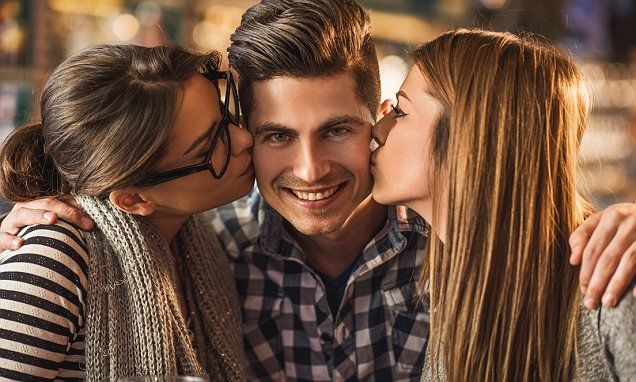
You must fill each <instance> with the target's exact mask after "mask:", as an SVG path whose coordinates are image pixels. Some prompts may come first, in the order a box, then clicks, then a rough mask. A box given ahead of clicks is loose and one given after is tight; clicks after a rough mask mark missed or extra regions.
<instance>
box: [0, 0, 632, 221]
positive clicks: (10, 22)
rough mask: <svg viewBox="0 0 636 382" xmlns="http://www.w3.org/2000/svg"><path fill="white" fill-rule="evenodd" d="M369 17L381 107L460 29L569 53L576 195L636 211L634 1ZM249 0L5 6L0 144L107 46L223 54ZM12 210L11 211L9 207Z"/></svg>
mask: <svg viewBox="0 0 636 382" xmlns="http://www.w3.org/2000/svg"><path fill="white" fill-rule="evenodd" d="M360 2H361V3H362V4H363V5H364V6H365V7H366V8H367V9H368V10H369V11H370V14H371V23H372V33H373V35H374V37H375V39H376V46H377V49H378V54H379V58H380V69H381V76H382V91H383V99H384V98H394V94H395V92H396V91H397V90H398V89H399V86H400V84H401V82H402V80H403V79H404V77H405V76H406V72H407V69H408V63H407V62H406V61H405V57H406V52H407V51H408V50H409V49H410V48H413V47H415V46H416V45H417V43H418V42H422V41H426V40H428V39H430V38H433V37H435V36H436V35H437V34H439V33H441V32H444V31H446V30H448V29H451V28H455V27H461V26H466V27H485V28H488V29H494V30H500V31H504V30H505V31H511V32H516V33H520V32H521V33H526V34H539V35H542V36H545V37H546V38H547V39H549V40H551V41H553V42H555V43H556V44H557V45H558V46H560V47H562V49H564V50H566V51H568V52H570V53H571V54H572V55H573V56H574V57H575V58H576V60H577V61H578V63H579V64H580V65H581V67H582V68H583V71H584V73H585V75H586V77H587V79H588V81H589V83H590V86H591V88H592V89H593V91H594V97H595V108H594V112H593V115H592V116H591V118H590V120H589V126H588V129H587V134H586V137H585V140H584V144H583V147H582V150H581V157H580V164H581V166H580V167H581V174H582V176H581V179H582V181H581V188H582V190H583V192H584V193H585V194H586V195H588V196H590V197H591V198H592V199H593V200H594V201H595V202H596V203H597V205H599V206H601V207H602V206H606V205H608V204H611V203H615V202H617V201H634V200H636V0H361V1H360ZM255 3H256V1H253V0H153V1H137V0H90V1H89V0H86V1H83V0H0V140H3V139H4V137H5V136H6V135H7V134H8V133H10V132H11V130H12V129H14V128H15V127H16V126H19V125H20V124H22V123H25V122H28V121H30V120H32V119H37V118H38V116H37V114H36V111H35V109H34V105H36V104H37V97H38V95H39V93H40V91H41V88H42V86H43V84H44V82H45V81H46V79H47V76H48V75H49V73H51V71H52V70H53V69H54V68H55V66H56V65H58V64H59V63H60V62H61V61H63V60H64V59H65V58H66V57H67V56H69V55H70V54H72V53H73V52H76V51H78V50H80V49H82V48H85V47H87V46H90V45H93V44H97V43H104V42H127V43H135V44H140V45H146V46H153V45H158V44H163V43H166V42H170V43H176V44H182V45H185V46H188V47H190V48H194V49H197V50H203V51H205V50H210V49H216V50H219V51H221V52H223V53H225V52H226V49H227V46H228V45H229V37H230V35H231V34H232V32H233V30H234V28H235V27H236V26H237V25H238V24H239V23H240V20H241V15H242V14H243V12H244V11H245V10H246V9H247V8H248V7H249V6H251V5H253V4H255ZM4 208H6V205H5V206H4Z"/></svg>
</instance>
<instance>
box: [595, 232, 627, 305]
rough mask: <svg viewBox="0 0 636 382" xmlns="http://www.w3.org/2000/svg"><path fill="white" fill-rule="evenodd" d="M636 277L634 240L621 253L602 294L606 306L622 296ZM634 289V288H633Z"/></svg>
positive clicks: (613, 303) (614, 303)
mask: <svg viewBox="0 0 636 382" xmlns="http://www.w3.org/2000/svg"><path fill="white" fill-rule="evenodd" d="M634 277H636V241H635V242H634V243H632V245H631V246H630V247H629V249H628V250H627V251H626V252H625V253H624V254H623V256H622V258H621V259H620V263H619V264H618V268H617V269H616V273H615V274H614V276H612V279H611V280H610V282H609V285H608V286H607V290H606V291H605V293H604V294H603V298H602V300H601V301H602V303H603V306H605V307H607V308H613V307H615V306H616V304H617V303H618V301H620V299H621V298H622V297H623V294H624V293H625V292H626V291H627V289H628V288H629V286H630V285H632V283H633V280H634ZM635 290H636V289H635Z"/></svg>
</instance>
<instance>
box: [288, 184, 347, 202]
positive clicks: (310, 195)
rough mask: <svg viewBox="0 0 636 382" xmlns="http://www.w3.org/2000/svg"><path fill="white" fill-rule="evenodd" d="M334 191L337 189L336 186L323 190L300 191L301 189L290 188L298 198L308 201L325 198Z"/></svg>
mask: <svg viewBox="0 0 636 382" xmlns="http://www.w3.org/2000/svg"><path fill="white" fill-rule="evenodd" d="M336 191H338V187H337V186H336V187H334V188H331V189H329V190H327V191H323V192H302V191H296V190H291V192H292V193H293V194H294V195H296V197H297V198H298V199H302V200H309V201H316V200H323V199H327V198H329V197H330V196H332V195H333V194H334V193H335V192H336Z"/></svg>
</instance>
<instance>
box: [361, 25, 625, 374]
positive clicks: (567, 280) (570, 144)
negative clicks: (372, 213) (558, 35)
mask: <svg viewBox="0 0 636 382" xmlns="http://www.w3.org/2000/svg"><path fill="white" fill-rule="evenodd" d="M413 59H414V61H415V65H414V66H413V68H412V69H411V71H410V73H409V75H408V76H407V78H406V80H405V81H404V83H403V84H402V87H401V89H400V91H399V92H398V94H397V99H398V105H396V106H395V107H394V109H393V111H391V112H390V113H388V114H387V115H386V116H385V117H384V118H383V119H382V120H381V121H380V122H378V124H377V125H376V126H375V127H374V128H373V136H374V138H375V140H376V141H377V142H378V145H379V147H378V149H377V150H376V151H375V152H374V153H373V156H372V166H371V171H372V173H373V175H374V178H375V183H374V187H373V197H374V198H375V199H376V200H377V201H378V202H380V203H387V204H388V203H394V204H404V205H406V206H408V207H410V208H412V209H413V210H415V211H417V212H418V213H419V214H420V215H422V216H423V217H425V218H426V220H427V221H428V222H430V224H431V227H432V231H433V232H434V233H435V234H434V235H431V244H430V251H429V254H428V255H427V257H426V259H425V263H424V264H425V266H424V272H423V274H422V281H423V283H422V289H423V290H425V289H428V290H429V291H430V311H431V340H430V342H429V345H428V348H427V351H426V357H427V362H426V367H425V370H424V373H423V379H422V380H423V381H614V380H621V381H634V380H636V357H635V354H636V298H634V296H632V295H631V294H628V295H627V296H624V297H623V298H622V299H619V301H618V304H617V306H616V307H614V308H612V309H605V308H599V309H596V310H592V311H589V310H587V309H585V308H584V307H583V302H582V294H581V292H580V291H579V288H578V272H579V271H578V270H577V269H576V268H574V267H572V266H570V264H569V262H568V259H569V255H570V254H569V245H568V235H569V233H570V232H572V231H573V230H574V229H575V228H576V227H577V226H578V225H579V224H580V223H581V222H582V221H583V219H584V218H585V217H586V216H588V215H589V214H590V208H589V206H588V205H587V204H586V203H585V201H584V200H583V198H582V197H581V196H580V195H579V194H578V193H577V188H576V177H577V176H576V175H577V174H576V167H577V166H576V164H577V156H578V151H579V147H580V144H581V140H582V137H583V133H584V131H585V125H586V119H587V115H588V112H589V96H588V93H587V92H586V88H585V86H584V83H583V79H582V75H581V73H580V71H579V69H578V68H577V67H576V65H575V64H574V63H573V62H572V60H571V59H570V58H568V57H566V56H565V55H563V54H561V53H559V52H558V51H557V50H556V49H554V48H551V47H548V46H546V45H544V44H541V43H537V42H533V41H529V40H526V39H522V38H519V37H517V36H514V35H512V34H508V33H495V32H488V31H481V30H456V31H451V32H448V33H445V34H443V35H441V36H440V37H438V38H436V39H434V40H432V41H430V42H427V43H425V44H423V45H421V46H420V47H419V48H418V49H417V50H416V51H415V52H414V53H413ZM635 250H636V243H634V244H633V245H632V246H631V248H630V249H629V250H628V251H627V254H626V256H628V258H629V257H631V258H632V259H633V258H634V256H633V255H634V254H636V251H635ZM630 264H633V261H629V260H628V261H627V262H625V263H623V265H621V267H630V266H631V265H630Z"/></svg>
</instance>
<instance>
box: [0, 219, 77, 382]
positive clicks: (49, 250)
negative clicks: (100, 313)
mask: <svg viewBox="0 0 636 382" xmlns="http://www.w3.org/2000/svg"><path fill="white" fill-rule="evenodd" d="M19 236H21V237H23V238H24V245H23V246H22V247H21V248H20V249H19V250H16V251H4V252H2V253H1V254H0V380H3V381H4V380H18V381H51V380H56V381H77V380H83V379H84V378H85V372H84V370H85V367H84V314H85V311H86V297H87V295H86V291H87V287H88V285H87V284H88V255H87V249H86V244H85V242H84V241H83V239H82V236H81V234H80V232H79V231H78V230H77V229H76V228H75V227H74V226H72V225H70V224H68V223H66V222H62V221H60V222H58V223H57V224H55V225H38V226H31V227H27V228H25V229H23V230H22V232H20V234H19Z"/></svg>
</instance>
